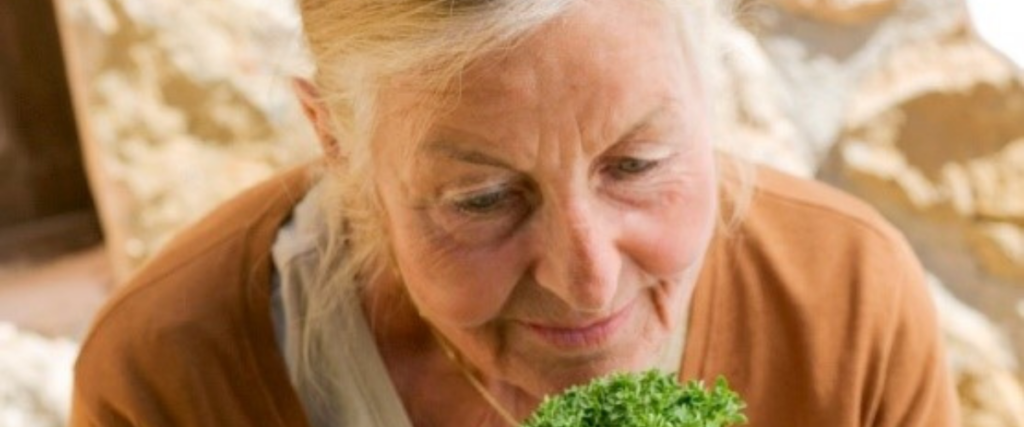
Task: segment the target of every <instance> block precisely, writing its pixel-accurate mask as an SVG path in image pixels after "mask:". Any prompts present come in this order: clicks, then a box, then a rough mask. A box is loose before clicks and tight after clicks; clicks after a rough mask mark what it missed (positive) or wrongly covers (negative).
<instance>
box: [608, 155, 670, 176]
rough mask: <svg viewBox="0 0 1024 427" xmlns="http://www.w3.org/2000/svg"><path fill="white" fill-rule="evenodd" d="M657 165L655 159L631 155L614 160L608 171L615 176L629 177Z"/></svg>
mask: <svg viewBox="0 0 1024 427" xmlns="http://www.w3.org/2000/svg"><path fill="white" fill-rule="evenodd" d="M657 165H658V161H657V160H644V159H637V158H632V157H625V158H621V159H618V160H616V161H615V162H614V163H613V164H612V165H611V170H610V172H611V173H612V175H613V176H615V177H616V178H629V177H634V176H637V175H641V174H643V173H644V172H648V171H650V170H651V169H654V167H655V166H657Z"/></svg>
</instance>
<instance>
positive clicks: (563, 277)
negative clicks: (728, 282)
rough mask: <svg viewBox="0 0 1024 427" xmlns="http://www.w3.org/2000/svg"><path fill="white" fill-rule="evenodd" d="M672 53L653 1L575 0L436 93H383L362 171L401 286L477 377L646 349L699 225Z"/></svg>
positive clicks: (656, 345) (563, 376) (692, 125)
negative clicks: (383, 219)
mask: <svg viewBox="0 0 1024 427" xmlns="http://www.w3.org/2000/svg"><path fill="white" fill-rule="evenodd" d="M685 56H686V55H685V53H684V52H683V50H682V49H681V48H680V43H679V42H678V36H677V35H676V33H675V31H674V30H673V28H672V26H671V23H670V22H668V20H667V19H665V18H664V17H663V16H662V15H659V14H658V13H657V12H656V11H655V10H653V9H651V10H649V9H646V8H644V7H638V6H637V5H636V2H632V1H625V0H600V1H587V2H580V3H579V4H578V5H577V6H575V7H574V8H573V9H572V11H571V12H570V13H568V14H566V15H564V16H563V17H562V18H560V19H558V20H557V21H555V22H551V23H549V24H547V25H546V26H545V27H543V28H542V30H541V31H540V32H539V33H536V34H535V35H534V36H532V37H530V38H529V39H527V40H526V41H525V42H524V43H521V44H518V45H516V47H515V48H513V49H511V50H508V51H502V52H500V53H497V54H494V55H491V56H489V57H487V58H485V59H484V60H482V61H480V62H479V64H477V65H475V66H473V67H472V68H470V70H469V71H468V72H467V74H466V75H465V76H464V77H463V79H462V80H461V86H460V88H461V92H460V93H459V95H458V96H457V97H456V98H455V99H454V100H453V101H451V102H450V103H448V104H444V107H443V108H442V107H441V105H442V104H440V103H431V102H429V100H427V101H425V100H424V98H423V96H422V95H421V94H419V93H418V92H416V91H414V90H408V89H402V87H404V86H403V85H401V84H395V85H392V86H391V89H388V90H386V91H385V93H384V94H383V96H382V99H381V108H382V113H381V114H382V116H381V117H382V118H381V121H380V126H379V130H378V131H377V133H376V134H375V137H374V144H375V145H374V147H375V148H374V149H375V153H374V154H375V158H376V159H377V160H376V170H377V176H376V177H375V179H376V182H377V184H378V191H379V194H380V196H381V199H382V201H383V205H384V208H385V211H386V214H387V227H388V233H389V236H390V239H391V242H390V244H391V246H392V249H393V253H394V256H395V259H396V262H397V265H398V268H399V270H400V272H401V276H402V280H403V281H404V286H405V289H406V291H407V293H408V295H409V296H410V297H411V299H412V301H413V303H414V304H415V306H416V307H417V309H418V310H419V311H420V314H421V316H422V317H423V318H425V319H426V320H428V321H429V322H430V323H431V324H433V325H434V327H435V328H436V329H437V330H438V331H440V332H441V333H442V334H443V335H444V336H445V337H447V338H448V340H450V341H451V343H452V344H453V345H454V346H455V347H456V348H457V349H458V350H459V351H460V352H461V353H462V354H463V356H464V357H465V358H466V359H468V360H469V361H470V362H471V363H473V365H474V366H476V367H477V368H479V369H481V370H482V371H483V372H484V373H485V374H486V375H488V376H490V377H492V378H498V379H500V380H502V381H505V382H508V383H510V384H512V385H514V386H517V387H519V388H521V389H523V390H525V391H527V392H528V393H531V394H532V395H534V396H539V395H542V394H544V393H550V392H555V391H558V390H561V389H562V388H564V387H566V386H568V385H571V384H574V383H579V382H582V381H585V380H587V379H589V378H591V377H593V376H596V375H602V374H606V373H609V372H610V371H616V370H636V369H641V368H645V367H650V366H652V365H653V364H654V363H655V359H656V358H657V356H658V353H659V352H660V351H661V349H662V346H663V344H664V343H666V342H667V341H668V339H669V336H668V334H669V328H670V327H671V325H673V324H674V323H677V322H678V321H679V320H680V319H679V316H680V314H679V312H680V308H681V306H682V304H683V303H684V299H685V298H686V297H687V295H689V292H688V291H689V289H690V288H691V287H692V277H693V276H695V274H693V273H694V272H695V270H696V269H697V268H698V267H699V262H700V259H701V257H702V255H703V252H704V250H705V248H706V246H707V242H708V241H709V239H710V236H711V234H712V229H713V227H714V224H715V220H714V215H715V204H716V199H715V172H714V162H713V152H712V147H711V144H710V141H709V140H708V136H707V131H708V129H707V118H706V117H705V116H704V101H703V99H702V97H701V93H700V91H699V90H698V89H697V88H696V85H695V83H694V76H693V73H692V71H691V68H692V67H690V66H688V64H687V58H686V57H685ZM432 108H437V110H433V109H432ZM425 117H430V119H429V120H428V125H427V127H426V128H425V130H424V129H420V131H416V129H415V128H416V126H414V125H413V124H414V123H416V122H417V121H418V120H417V118H425ZM411 139H415V140H411ZM409 147H413V148H409ZM410 150H411V152H410ZM410 154H411V155H410Z"/></svg>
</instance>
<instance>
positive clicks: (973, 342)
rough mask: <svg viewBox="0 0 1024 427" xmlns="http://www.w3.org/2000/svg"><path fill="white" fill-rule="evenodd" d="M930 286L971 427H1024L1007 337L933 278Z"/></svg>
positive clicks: (1023, 394) (1021, 394) (1022, 395)
mask: <svg viewBox="0 0 1024 427" xmlns="http://www.w3.org/2000/svg"><path fill="white" fill-rule="evenodd" d="M929 286H930V288H931V290H932V295H933V296H934V297H935V305H936V307H938V310H939V313H940V319H939V320H940V322H941V324H942V329H943V332H944V335H945V339H946V343H947V348H948V349H949V359H950V360H949V362H950V366H951V368H952V369H953V373H954V376H955V378H956V386H957V391H958V392H959V394H960V396H961V399H962V400H963V402H964V409H965V411H964V417H963V420H964V422H963V425H964V426H966V427H1005V426H1022V425H1024V391H1022V388H1021V387H1020V385H1019V383H1018V382H1017V378H1016V377H1015V376H1014V375H1013V372H1014V371H1015V370H1017V369H1018V368H1019V365H1018V364H1017V360H1016V358H1015V357H1014V355H1013V353H1012V352H1011V351H1010V350H1009V345H1008V343H1007V342H1006V337H1005V336H1004V335H1002V334H999V333H997V332H995V331H997V328H996V327H995V325H993V324H992V323H991V322H990V321H989V320H988V319H986V318H985V316H983V315H981V314H980V313H978V312H977V311H975V310H974V309H972V308H970V307H968V306H967V305H965V304H963V303H961V302H960V301H959V300H957V299H956V298H955V297H953V296H952V295H951V294H950V293H949V291H947V290H946V289H945V287H944V286H943V285H942V283H941V282H940V281H939V280H938V279H937V278H935V277H934V276H929Z"/></svg>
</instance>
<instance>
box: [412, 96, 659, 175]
mask: <svg viewBox="0 0 1024 427" xmlns="http://www.w3.org/2000/svg"><path fill="white" fill-rule="evenodd" d="M675 102H677V101H676V100H675V99H673V98H671V97H666V98H665V100H664V101H662V102H661V103H659V104H658V106H657V107H655V108H653V109H652V110H651V111H650V112H648V113H647V114H645V115H644V116H643V117H642V118H641V119H640V120H638V121H637V122H636V123H635V124H634V125H633V126H631V127H630V128H629V130H628V131H626V132H625V133H623V134H622V136H620V137H619V138H617V139H616V140H615V143H613V144H612V145H610V146H609V148H610V147H614V146H616V145H618V144H619V143H621V142H623V141H626V140H629V139H630V138H632V137H633V136H635V135H636V134H638V133H640V132H643V131H644V130H645V129H647V128H648V127H650V126H651V123H652V122H654V121H655V120H656V119H657V118H658V116H660V115H662V114H665V112H666V111H668V110H669V108H670V105H671V104H673V103H675ZM459 145H460V144H458V143H455V142H452V141H449V140H444V139H440V140H435V141H431V142H428V143H426V144H424V145H423V146H422V148H421V151H423V152H426V153H429V154H434V155H438V156H440V157H444V158H447V159H451V160H455V161H459V162H464V163H471V164H477V165H483V166H493V167H499V168H505V169H515V168H513V167H512V166H511V165H509V164H508V163H506V162H504V161H502V160H501V159H498V158H496V157H493V156H489V155H487V154H485V153H481V152H480V151H477V150H473V149H467V148H463V147H460V146H459Z"/></svg>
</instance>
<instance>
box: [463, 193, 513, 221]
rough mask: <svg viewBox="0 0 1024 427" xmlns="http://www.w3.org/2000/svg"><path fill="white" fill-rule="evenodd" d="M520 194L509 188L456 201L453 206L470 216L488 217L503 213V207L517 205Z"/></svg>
mask: <svg viewBox="0 0 1024 427" xmlns="http://www.w3.org/2000/svg"><path fill="white" fill-rule="evenodd" d="M516 197H518V192H517V191H515V190H512V189H509V188H507V187H501V188H498V189H494V190H488V191H485V192H481V193H476V194H472V195H469V196H467V197H464V198H461V199H458V200H455V201H454V202H453V203H452V205H453V206H454V207H455V209H457V210H458V211H459V212H461V213H463V214H468V215H475V216H486V215H492V214H496V213H498V212H499V211H502V209H501V208H502V207H505V206H507V205H508V204H510V203H515V202H516V201H515V200H513V199H514V198H516Z"/></svg>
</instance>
